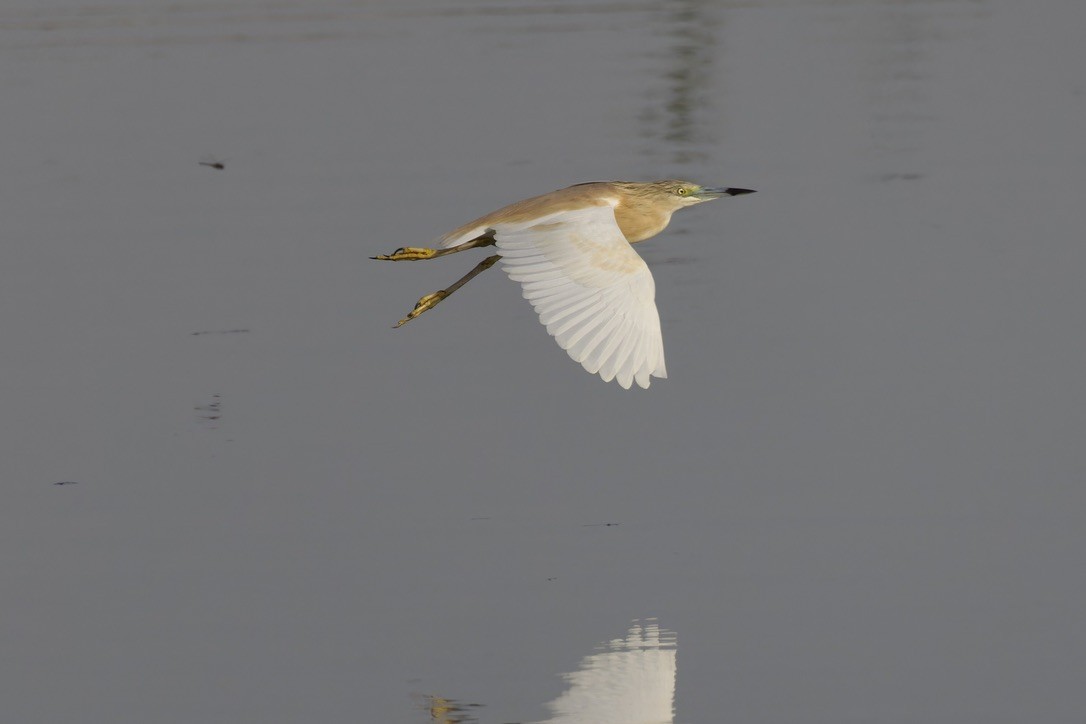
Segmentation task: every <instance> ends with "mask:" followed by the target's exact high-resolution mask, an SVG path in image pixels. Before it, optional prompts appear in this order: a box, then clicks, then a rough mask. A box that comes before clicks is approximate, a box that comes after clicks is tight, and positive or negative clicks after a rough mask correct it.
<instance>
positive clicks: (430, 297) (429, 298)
mask: <svg viewBox="0 0 1086 724" xmlns="http://www.w3.org/2000/svg"><path fill="white" fill-rule="evenodd" d="M453 248H456V247H453ZM501 258H502V257H501V254H494V255H493V256H488V257H487V258H486V259H483V260H482V261H481V262H479V263H478V264H476V265H475V268H473V269H472V270H471V271H469V272H468V273H467V274H465V275H464V276H462V277H460V278H459V279H457V280H456V281H455V282H453V283H452V284H450V285H449V287H448V288H447V289H439V290H438V291H436V292H434V293H433V294H427V295H426V296H425V297H423V298H422V299H420V300H419V301H418V302H417V303H416V304H415V308H414V309H412V310H411V311H410V312H408V314H407V316H406V317H404V318H403V319H401V320H400V321H399V322H396V324H395V326H394V327H393V329H398V328H400V327H402V326H403V325H405V324H407V323H408V322H410V321H411V320H412V319H414V318H415V317H417V316H419V315H420V314H422V313H423V312H426V311H428V310H431V309H433V308H434V307H436V306H437V305H438V304H439V303H440V302H441V301H442V300H444V299H445V298H446V297H448V296H449V295H450V294H452V293H453V292H455V291H456V290H457V289H459V288H460V287H462V286H464V285H465V284H467V283H468V282H470V281H471V280H472V279H474V278H475V277H476V276H478V275H479V274H482V273H483V272H484V271H486V270H487V269H489V268H490V267H492V266H494V262H496V261H498V259H501Z"/></svg>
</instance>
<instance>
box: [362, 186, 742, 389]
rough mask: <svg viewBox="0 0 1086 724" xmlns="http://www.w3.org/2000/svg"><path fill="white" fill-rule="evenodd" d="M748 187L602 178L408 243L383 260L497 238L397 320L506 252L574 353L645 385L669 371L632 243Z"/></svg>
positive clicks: (512, 270) (652, 292)
mask: <svg viewBox="0 0 1086 724" xmlns="http://www.w3.org/2000/svg"><path fill="white" fill-rule="evenodd" d="M749 193H753V191H752V190H751V189H736V188H723V187H721V188H708V187H705V186H699V185H698V184H695V183H691V182H689V181H679V180H675V179H668V180H665V181H654V182H652V183H630V182H626V181H596V182H593V183H583V184H576V185H574V186H570V187H569V188H564V189H559V190H558V191H552V192H551V193H549V194H544V195H542V196H536V197H534V198H530V199H525V200H523V201H518V202H516V203H515V204H510V205H509V206H506V207H504V208H501V209H498V210H497V211H494V212H492V213H490V214H487V215H486V216H483V217H481V218H479V219H476V220H475V221H472V222H470V223H467V224H464V225H463V226H461V227H460V228H459V229H455V230H453V231H450V232H449V233H448V234H445V235H444V236H442V237H441V238H440V239H439V241H438V244H437V246H438V247H439V248H437V249H425V248H419V247H402V248H400V249H397V250H396V251H394V252H392V253H391V254H381V255H379V256H375V257H371V258H373V259H379V260H382V261H417V260H421V259H436V258H437V257H439V256H446V255H448V254H456V253H458V252H461V251H467V250H468V249H475V248H477V247H487V246H494V247H497V249H498V251H500V252H501V254H494V255H492V256H488V257H487V258H486V259H483V260H482V261H481V262H479V263H478V264H477V265H476V266H475V268H474V269H472V270H471V271H469V272H468V273H467V274H465V275H464V276H463V277H461V278H460V279H458V280H457V281H455V282H454V283H453V284H452V285H451V286H449V287H448V288H447V289H442V290H439V291H436V292H434V293H433V294H427V295H426V296H424V297H423V298H422V299H420V300H419V301H418V304H416V305H415V308H414V309H413V310H411V312H410V313H409V314H408V315H407V316H406V317H404V318H403V319H401V320H400V321H399V323H397V324H396V327H401V326H403V325H404V324H407V323H408V322H410V321H411V320H412V319H415V318H416V317H418V316H419V315H421V314H422V313H423V312H426V311H428V310H430V309H433V308H434V307H435V306H437V304H438V303H440V302H441V301H442V300H444V299H446V298H447V297H448V296H449V295H450V294H452V293H453V292H455V291H456V290H457V289H459V288H460V287H462V286H464V285H465V284H467V283H468V282H469V281H470V280H471V279H473V278H475V277H476V276H477V275H479V274H480V273H482V272H483V271H485V270H487V269H489V268H490V267H492V266H493V265H494V263H495V262H496V261H498V260H499V259H501V261H502V266H503V267H504V269H505V272H506V274H508V275H509V278H510V279H512V280H513V281H515V282H520V285H521V288H522V290H523V292H524V298H525V299H527V300H528V301H529V302H531V303H532V306H533V307H535V311H536V312H537V313H538V314H539V321H540V322H542V323H543V325H544V326H546V328H547V332H548V333H549V334H550V335H551V336H552V337H554V338H555V340H556V341H557V342H558V345H559V346H560V347H561V348H562V349H564V350H566V352H568V353H569V356H570V357H572V358H573V360H574V361H575V362H580V363H581V365H582V366H583V367H584V368H585V369H586V370H588V372H590V373H592V374H599V375H600V377H602V378H603V380H604V381H605V382H610V381H611V380H617V381H618V383H619V384H620V385H622V387H623V388H625V389H629V388H630V386H631V385H632V384H633V383H634V382H637V384H638V385H640V386H641V387H645V388H647V387H648V386H649V382H650V379H651V378H652V377H660V378H664V377H667V369H666V368H665V367H664V343H663V339H662V337H661V336H660V315H659V314H658V313H657V311H656V301H655V298H656V285H655V283H654V282H653V280H652V273H651V272H649V267H648V265H647V264H645V262H644V260H642V259H641V257H640V256H639V255H638V254H637V252H635V251H634V250H633V247H632V246H631V244H636V243H637V242H639V241H644V240H645V239H648V238H651V237H653V236H656V235H657V234H659V233H660V232H661V231H663V230H664V229H665V228H666V227H667V225H668V222H669V221H671V215H672V214H673V213H675V212H676V211H678V210H679V209H682V208H686V207H687V206H694V205H695V204H700V203H702V202H704V201H711V200H713V199H719V198H721V197H723V196H739V195H741V194H749Z"/></svg>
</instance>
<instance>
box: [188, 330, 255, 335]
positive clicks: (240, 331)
mask: <svg viewBox="0 0 1086 724" xmlns="http://www.w3.org/2000/svg"><path fill="white" fill-rule="evenodd" d="M250 331H251V330H248V329H205V330H201V331H199V332H193V333H192V334H191V335H190V336H192V337H198V336H200V335H201V334H248V333H249V332H250Z"/></svg>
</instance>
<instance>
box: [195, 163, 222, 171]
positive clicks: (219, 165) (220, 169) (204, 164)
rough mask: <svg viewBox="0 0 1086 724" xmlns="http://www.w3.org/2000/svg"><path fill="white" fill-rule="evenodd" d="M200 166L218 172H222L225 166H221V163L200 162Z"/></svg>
mask: <svg viewBox="0 0 1086 724" xmlns="http://www.w3.org/2000/svg"><path fill="white" fill-rule="evenodd" d="M200 165H201V166H207V167H208V168H214V169H217V170H219V171H222V170H223V169H224V168H226V165H225V164H223V163H222V162H221V161H200Z"/></svg>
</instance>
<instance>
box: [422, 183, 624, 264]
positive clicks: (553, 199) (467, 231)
mask: <svg viewBox="0 0 1086 724" xmlns="http://www.w3.org/2000/svg"><path fill="white" fill-rule="evenodd" d="M621 199H622V197H621V195H620V191H619V190H618V187H617V185H616V182H614V181H592V182H590V183H583V184H576V185H574V186H567V187H566V188H564V189H558V190H557V191H551V192H550V193H548V194H543V195H542V196H533V197H532V198H530V199H524V200H522V201H517V202H516V203H512V204H509V205H508V206H503V207H502V208H500V209H498V210H497V211H492V212H490V213H489V214H487V215H486V216H481V217H479V218H478V219H475V220H474V221H469V222H468V223H466V224H464V225H463V226H461V227H459V228H457V229H454V230H452V231H450V232H449V233H448V234H445V235H444V236H442V237H441V239H440V244H441V246H442V247H446V248H447V247H450V246H456V245H457V244H463V243H464V242H465V241H471V240H472V239H474V238H476V237H477V236H480V235H482V234H484V233H485V232H486V231H487V229H496V230H500V229H501V228H502V227H503V226H519V225H523V224H527V223H530V222H532V221H534V220H538V219H542V218H544V217H547V216H551V215H553V214H559V213H562V212H563V211H575V210H578V209H585V208H589V207H592V206H611V207H614V206H617V205H618V204H619V203H620V202H621Z"/></svg>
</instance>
